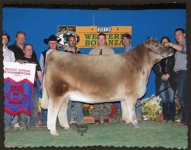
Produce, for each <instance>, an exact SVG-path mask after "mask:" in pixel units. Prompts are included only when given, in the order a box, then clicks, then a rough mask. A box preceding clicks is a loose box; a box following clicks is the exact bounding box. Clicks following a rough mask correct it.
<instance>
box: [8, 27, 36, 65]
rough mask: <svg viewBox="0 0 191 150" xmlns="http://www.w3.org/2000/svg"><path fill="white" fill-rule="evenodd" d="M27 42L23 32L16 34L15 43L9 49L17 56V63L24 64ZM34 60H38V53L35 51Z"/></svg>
mask: <svg viewBox="0 0 191 150" xmlns="http://www.w3.org/2000/svg"><path fill="white" fill-rule="evenodd" d="M25 40H26V34H25V32H23V31H18V32H17V33H16V37H15V43H14V44H12V45H10V46H9V47H8V48H9V49H10V50H11V51H13V53H14V55H15V60H16V62H20V63H24V62H23V58H24V52H23V51H24V49H23V48H24V46H25V42H26V41H25ZM32 59H35V60H37V56H36V53H35V52H34V51H33V54H32Z"/></svg>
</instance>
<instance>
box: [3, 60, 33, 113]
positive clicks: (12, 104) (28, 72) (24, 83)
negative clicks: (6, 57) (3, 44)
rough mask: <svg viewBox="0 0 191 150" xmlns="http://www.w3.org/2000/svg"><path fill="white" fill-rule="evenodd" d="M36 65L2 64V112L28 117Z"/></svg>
mask: <svg viewBox="0 0 191 150" xmlns="http://www.w3.org/2000/svg"><path fill="white" fill-rule="evenodd" d="M35 72H36V64H19V63H16V62H15V63H13V62H4V97H5V100H4V111H6V112H8V113H9V114H11V115H18V114H20V113H26V114H27V115H30V112H31V103H32V100H33V98H34V96H33V89H34V87H33V85H34V80H35Z"/></svg>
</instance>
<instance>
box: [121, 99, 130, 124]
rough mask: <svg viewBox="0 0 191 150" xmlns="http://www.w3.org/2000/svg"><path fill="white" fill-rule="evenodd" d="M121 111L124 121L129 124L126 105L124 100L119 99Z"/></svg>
mask: <svg viewBox="0 0 191 150" xmlns="http://www.w3.org/2000/svg"><path fill="white" fill-rule="evenodd" d="M121 111H122V119H123V121H125V122H126V124H129V119H128V113H127V105H126V103H125V100H122V101H121Z"/></svg>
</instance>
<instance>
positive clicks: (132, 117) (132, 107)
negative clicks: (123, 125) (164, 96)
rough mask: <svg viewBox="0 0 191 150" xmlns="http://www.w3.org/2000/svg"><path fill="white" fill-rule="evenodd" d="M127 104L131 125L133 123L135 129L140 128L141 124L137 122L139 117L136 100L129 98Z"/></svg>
mask: <svg viewBox="0 0 191 150" xmlns="http://www.w3.org/2000/svg"><path fill="white" fill-rule="evenodd" d="M125 102H126V106H127V113H128V119H129V121H130V123H132V124H133V126H134V127H135V128H139V123H138V121H137V117H136V113H135V104H136V100H135V99H132V98H128V100H126V101H125ZM127 123H129V122H127Z"/></svg>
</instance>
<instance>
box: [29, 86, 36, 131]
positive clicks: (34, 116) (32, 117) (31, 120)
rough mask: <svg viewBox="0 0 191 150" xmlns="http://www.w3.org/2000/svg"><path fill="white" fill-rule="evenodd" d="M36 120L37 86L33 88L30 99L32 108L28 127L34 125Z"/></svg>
mask: <svg viewBox="0 0 191 150" xmlns="http://www.w3.org/2000/svg"><path fill="white" fill-rule="evenodd" d="M37 122H38V88H37V87H35V88H34V99H33V100H32V110H31V114H30V122H29V126H30V127H35V126H36V125H37Z"/></svg>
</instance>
